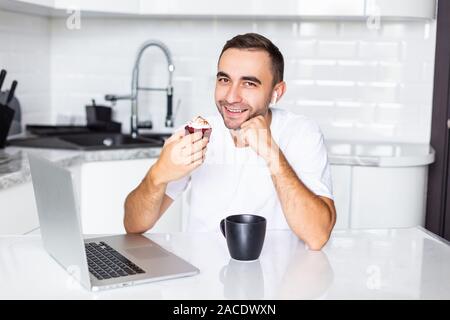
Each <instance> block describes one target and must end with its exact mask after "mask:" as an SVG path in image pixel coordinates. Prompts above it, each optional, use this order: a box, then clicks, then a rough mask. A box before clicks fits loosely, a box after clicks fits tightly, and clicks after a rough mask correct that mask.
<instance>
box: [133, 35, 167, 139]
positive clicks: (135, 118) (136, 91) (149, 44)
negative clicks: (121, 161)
mask: <svg viewBox="0 0 450 320" xmlns="http://www.w3.org/2000/svg"><path fill="white" fill-rule="evenodd" d="M153 46H154V47H157V48H159V49H161V50H162V52H163V53H164V55H165V57H166V60H167V66H168V72H169V80H168V84H167V88H165V89H164V91H166V93H167V114H166V120H165V125H166V127H173V108H172V101H173V86H172V78H173V72H174V71H175V66H174V64H173V61H172V55H171V53H170V50H169V48H168V47H167V46H166V45H165V44H164V43H162V42H161V41H158V40H149V41H146V42H144V43H143V44H142V46H141V47H140V48H139V50H138V52H137V55H136V60H135V63H134V66H133V74H132V79H131V96H130V99H131V119H130V120H131V135H132V136H133V137H136V136H137V135H138V129H139V128H149V127H150V128H151V127H152V124H151V123H150V124H149V123H148V121H147V122H146V124H145V125H144V124H142V123H140V122H139V117H138V94H139V91H140V90H152V89H154V90H158V89H155V88H142V89H140V87H139V68H140V62H141V58H142V55H143V53H144V51H145V50H146V49H147V48H150V47H153Z"/></svg>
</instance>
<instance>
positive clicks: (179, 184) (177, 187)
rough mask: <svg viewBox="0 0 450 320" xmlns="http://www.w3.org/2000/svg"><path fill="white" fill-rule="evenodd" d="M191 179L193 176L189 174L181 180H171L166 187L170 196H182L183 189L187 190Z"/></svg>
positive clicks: (173, 198)
mask: <svg viewBox="0 0 450 320" xmlns="http://www.w3.org/2000/svg"><path fill="white" fill-rule="evenodd" d="M190 181H191V177H190V176H187V177H183V178H181V179H179V180H175V181H172V182H169V183H168V184H167V188H166V195H167V196H169V197H170V198H171V199H172V200H176V199H177V198H178V197H179V196H180V194H182V193H183V191H184V190H186V188H187V187H188V185H189V182H190Z"/></svg>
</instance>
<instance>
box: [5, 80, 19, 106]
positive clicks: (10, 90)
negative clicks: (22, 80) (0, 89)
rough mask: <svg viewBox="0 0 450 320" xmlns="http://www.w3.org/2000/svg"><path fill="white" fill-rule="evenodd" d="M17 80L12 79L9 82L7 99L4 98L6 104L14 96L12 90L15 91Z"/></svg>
mask: <svg viewBox="0 0 450 320" xmlns="http://www.w3.org/2000/svg"><path fill="white" fill-rule="evenodd" d="M16 87H17V81H16V80H14V81H13V82H12V84H11V89H9V94H8V99H7V100H6V104H7V105H8V104H9V103H10V102H11V100H12V98H13V97H14V92H15V91H16Z"/></svg>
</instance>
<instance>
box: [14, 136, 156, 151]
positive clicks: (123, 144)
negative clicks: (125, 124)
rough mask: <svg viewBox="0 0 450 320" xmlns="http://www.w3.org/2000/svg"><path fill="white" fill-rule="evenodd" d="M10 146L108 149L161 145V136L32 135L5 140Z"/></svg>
mask: <svg viewBox="0 0 450 320" xmlns="http://www.w3.org/2000/svg"><path fill="white" fill-rule="evenodd" d="M7 142H8V145H10V146H17V147H29V148H47V149H72V150H108V149H129V148H150V147H162V145H163V144H164V139H163V138H162V137H152V138H150V137H137V138H133V137H131V136H130V135H126V134H121V133H86V134H68V135H63V136H59V137H55V136H51V137H33V138H23V139H13V140H9V141H7Z"/></svg>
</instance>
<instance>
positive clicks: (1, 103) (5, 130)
mask: <svg viewBox="0 0 450 320" xmlns="http://www.w3.org/2000/svg"><path fill="white" fill-rule="evenodd" d="M5 77H6V70H1V71H0V148H4V147H5V145H6V138H7V137H8V134H9V133H10V129H11V124H12V123H13V120H14V114H16V110H18V112H19V117H20V106H19V102H18V100H17V99H16V98H15V97H14V92H15V90H16V87H17V81H15V80H14V81H13V82H12V84H11V88H10V89H9V90H8V91H6V92H2V91H1V88H2V86H3V82H4V80H5ZM19 121H20V119H19ZM19 127H20V125H19Z"/></svg>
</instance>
